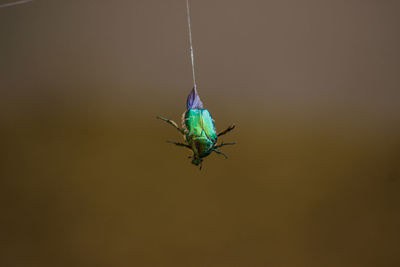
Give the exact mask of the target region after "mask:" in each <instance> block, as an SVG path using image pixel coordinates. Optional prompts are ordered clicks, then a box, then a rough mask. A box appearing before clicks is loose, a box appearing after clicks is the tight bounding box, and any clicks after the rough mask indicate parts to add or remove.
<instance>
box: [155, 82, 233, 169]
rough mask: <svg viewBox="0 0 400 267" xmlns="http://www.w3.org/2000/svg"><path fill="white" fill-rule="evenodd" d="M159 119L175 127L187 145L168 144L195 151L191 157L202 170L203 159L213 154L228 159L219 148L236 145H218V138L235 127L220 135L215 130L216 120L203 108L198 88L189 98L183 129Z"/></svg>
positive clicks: (171, 122)
mask: <svg viewBox="0 0 400 267" xmlns="http://www.w3.org/2000/svg"><path fill="white" fill-rule="evenodd" d="M157 119H160V120H163V121H165V122H167V123H169V124H171V125H172V126H173V127H175V128H176V129H177V130H178V131H179V132H180V133H181V134H182V135H183V136H184V140H185V143H178V142H174V141H168V143H171V144H175V145H177V146H181V147H186V148H188V149H190V150H192V151H193V155H192V156H189V158H191V159H192V164H194V165H196V166H198V165H200V170H201V169H202V162H203V158H205V157H207V156H208V155H210V154H211V153H212V152H215V153H217V154H220V155H223V156H224V157H225V158H228V156H227V155H225V154H224V153H223V152H221V151H220V150H219V148H221V147H223V146H227V145H234V144H235V143H224V142H222V143H221V144H219V145H217V139H218V137H220V136H222V135H224V134H226V133H228V132H230V131H232V130H233V129H234V128H235V125H233V124H232V125H231V126H229V127H228V128H226V129H225V130H223V131H222V132H220V133H218V134H217V132H216V130H215V125H214V120H213V118H212V117H211V114H210V112H209V111H208V110H207V109H205V108H204V107H203V103H202V102H201V100H200V97H199V95H198V93H197V89H196V87H193V89H192V91H191V92H190V94H189V96H188V98H187V109H186V111H185V112H184V113H183V116H182V128H180V127H179V126H178V125H177V124H176V122H174V121H172V120H169V119H166V118H163V117H160V116H157Z"/></svg>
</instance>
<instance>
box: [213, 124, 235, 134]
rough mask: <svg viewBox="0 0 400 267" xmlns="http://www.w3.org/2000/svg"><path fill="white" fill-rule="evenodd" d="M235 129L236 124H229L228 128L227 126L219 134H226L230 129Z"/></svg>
mask: <svg viewBox="0 0 400 267" xmlns="http://www.w3.org/2000/svg"><path fill="white" fill-rule="evenodd" d="M233 129H235V124H232V125H231V126H229V127H228V128H226V129H225V130H223V131H222V132H220V133H219V134H217V136H221V135H224V134H227V133H229V132H230V131H232V130H233Z"/></svg>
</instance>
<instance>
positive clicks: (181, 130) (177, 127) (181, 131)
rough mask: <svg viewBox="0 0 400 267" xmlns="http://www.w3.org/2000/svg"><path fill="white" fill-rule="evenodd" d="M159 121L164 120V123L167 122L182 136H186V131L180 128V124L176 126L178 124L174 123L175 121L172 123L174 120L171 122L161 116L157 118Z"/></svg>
mask: <svg viewBox="0 0 400 267" xmlns="http://www.w3.org/2000/svg"><path fill="white" fill-rule="evenodd" d="M157 119H159V120H162V121H165V122H166V123H169V124H171V125H172V126H174V127H175V128H176V129H177V130H178V131H179V132H180V133H181V134H183V135H184V134H185V131H184V130H183V129H181V128H179V126H178V124H176V122H174V121H172V120H169V119H166V118H163V117H160V116H157Z"/></svg>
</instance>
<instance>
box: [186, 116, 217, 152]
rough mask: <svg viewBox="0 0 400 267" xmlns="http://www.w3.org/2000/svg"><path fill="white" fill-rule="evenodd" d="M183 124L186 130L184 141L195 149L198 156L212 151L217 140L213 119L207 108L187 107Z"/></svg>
mask: <svg viewBox="0 0 400 267" xmlns="http://www.w3.org/2000/svg"><path fill="white" fill-rule="evenodd" d="M183 126H184V128H185V132H186V141H187V142H188V143H189V145H190V146H192V147H193V148H194V149H196V150H197V153H198V155H199V156H200V157H205V156H207V155H208V154H210V153H211V152H212V148H213V147H214V145H215V143H216V142H217V133H216V131H215V126H214V120H213V119H212V117H211V114H210V112H208V110H207V109H188V110H187V111H186V112H185V113H184V121H183Z"/></svg>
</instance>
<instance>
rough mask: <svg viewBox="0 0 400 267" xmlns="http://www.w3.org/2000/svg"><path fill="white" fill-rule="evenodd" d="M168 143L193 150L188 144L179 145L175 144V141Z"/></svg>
mask: <svg viewBox="0 0 400 267" xmlns="http://www.w3.org/2000/svg"><path fill="white" fill-rule="evenodd" d="M167 142H168V143H170V144H174V145H177V146H183V147H186V148H189V149H192V148H191V147H190V146H188V145H187V144H183V143H177V142H174V141H169V140H168V141H167Z"/></svg>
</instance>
